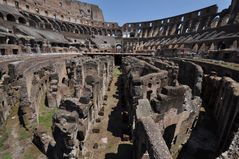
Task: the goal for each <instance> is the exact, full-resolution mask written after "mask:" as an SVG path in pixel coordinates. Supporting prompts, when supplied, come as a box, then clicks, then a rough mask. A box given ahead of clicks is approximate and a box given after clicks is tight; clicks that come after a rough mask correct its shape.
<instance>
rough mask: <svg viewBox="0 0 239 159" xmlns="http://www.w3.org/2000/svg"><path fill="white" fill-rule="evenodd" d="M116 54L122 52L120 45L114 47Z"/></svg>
mask: <svg viewBox="0 0 239 159" xmlns="http://www.w3.org/2000/svg"><path fill="white" fill-rule="evenodd" d="M116 52H117V53H121V52H122V45H121V44H117V45H116Z"/></svg>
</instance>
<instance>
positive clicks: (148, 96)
mask: <svg viewBox="0 0 239 159" xmlns="http://www.w3.org/2000/svg"><path fill="white" fill-rule="evenodd" d="M152 93H153V91H152V90H150V91H147V99H148V100H149V101H150V100H151V94H152Z"/></svg>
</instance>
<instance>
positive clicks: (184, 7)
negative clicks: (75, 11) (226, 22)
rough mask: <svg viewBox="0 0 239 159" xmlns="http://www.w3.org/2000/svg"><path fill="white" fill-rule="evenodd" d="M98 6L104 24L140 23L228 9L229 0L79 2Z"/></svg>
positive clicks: (103, 0) (109, 0)
mask: <svg viewBox="0 0 239 159" xmlns="http://www.w3.org/2000/svg"><path fill="white" fill-rule="evenodd" d="M80 1H81V2H88V3H93V4H96V5H98V6H99V7H100V8H101V9H102V10H103V14H104V18H105V21H106V22H117V23H119V25H123V24H124V23H127V22H142V21H149V20H156V19H162V18H167V17H171V16H175V15H180V14H183V13H187V12H191V11H194V10H198V9H201V8H204V7H208V6H210V5H214V4H217V5H218V7H219V10H223V9H225V8H228V7H229V5H230V4H231V0H80Z"/></svg>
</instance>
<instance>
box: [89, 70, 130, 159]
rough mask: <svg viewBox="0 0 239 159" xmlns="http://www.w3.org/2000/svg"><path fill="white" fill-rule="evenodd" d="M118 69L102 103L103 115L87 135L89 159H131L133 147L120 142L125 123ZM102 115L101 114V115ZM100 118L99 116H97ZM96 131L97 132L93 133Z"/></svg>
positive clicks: (125, 126) (127, 142) (128, 143)
mask: <svg viewBox="0 0 239 159" xmlns="http://www.w3.org/2000/svg"><path fill="white" fill-rule="evenodd" d="M120 74H121V73H120V68H118V67H116V68H115V69H114V76H113V80H112V83H111V86H110V89H109V90H108V92H107V96H108V98H107V100H105V103H104V114H103V116H102V117H100V118H99V120H98V123H96V124H95V126H94V127H93V129H92V131H91V132H90V134H89V135H88V139H87V140H86V143H85V146H86V149H87V150H88V152H86V153H88V157H89V158H90V159H104V158H105V159H122V158H124V159H131V158H132V155H133V154H132V152H133V150H132V149H133V145H132V143H130V141H122V138H123V135H122V134H123V132H124V131H126V130H127V125H128V124H127V123H125V122H123V119H122V113H123V111H124V106H123V105H122V104H123V102H122V99H123V96H122V94H120V92H122V91H121V90H120V89H122V87H121V86H122V83H121V75H120ZM101 115H102V114H101ZM99 116H100V115H99ZM94 130H97V131H98V132H97V131H94Z"/></svg>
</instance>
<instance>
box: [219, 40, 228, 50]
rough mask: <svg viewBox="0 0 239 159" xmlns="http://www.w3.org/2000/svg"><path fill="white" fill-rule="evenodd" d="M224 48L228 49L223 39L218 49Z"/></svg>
mask: <svg viewBox="0 0 239 159" xmlns="http://www.w3.org/2000/svg"><path fill="white" fill-rule="evenodd" d="M224 49H226V44H225V42H224V41H222V42H220V43H219V44H218V50H224Z"/></svg>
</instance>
